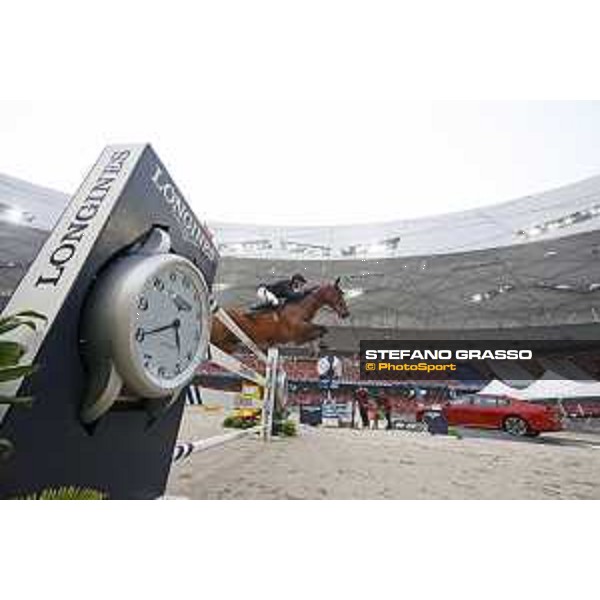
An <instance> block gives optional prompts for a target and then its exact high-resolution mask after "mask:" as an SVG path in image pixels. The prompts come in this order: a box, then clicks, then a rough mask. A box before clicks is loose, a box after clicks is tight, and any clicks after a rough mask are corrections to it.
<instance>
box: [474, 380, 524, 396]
mask: <svg viewBox="0 0 600 600" xmlns="http://www.w3.org/2000/svg"><path fill="white" fill-rule="evenodd" d="M477 393H478V394H490V395H493V396H509V397H511V398H517V399H521V398H522V397H523V396H522V394H523V392H522V390H516V389H514V388H512V387H510V385H507V384H506V383H502V381H500V380H499V379H492V381H490V382H489V383H488V384H487V385H486V386H485V387H484V388H483V389H482V390H479V392H477Z"/></svg>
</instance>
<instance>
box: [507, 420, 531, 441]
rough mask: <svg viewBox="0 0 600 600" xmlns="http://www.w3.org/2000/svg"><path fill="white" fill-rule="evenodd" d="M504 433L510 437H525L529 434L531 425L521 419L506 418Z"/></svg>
mask: <svg viewBox="0 0 600 600" xmlns="http://www.w3.org/2000/svg"><path fill="white" fill-rule="evenodd" d="M504 431H506V433H509V434H510V435H516V436H520V437H522V436H524V435H527V434H528V433H529V425H528V424H527V421H526V420H525V419H522V418H521V417H515V416H513V417H506V419H504Z"/></svg>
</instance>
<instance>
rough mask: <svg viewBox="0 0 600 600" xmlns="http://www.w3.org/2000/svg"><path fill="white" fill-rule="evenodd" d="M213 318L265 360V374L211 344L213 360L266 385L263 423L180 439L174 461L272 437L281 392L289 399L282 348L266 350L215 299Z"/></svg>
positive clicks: (210, 358)
mask: <svg viewBox="0 0 600 600" xmlns="http://www.w3.org/2000/svg"><path fill="white" fill-rule="evenodd" d="M210 305H211V311H212V313H213V318H217V319H219V321H220V322H221V323H222V324H223V325H224V326H225V327H227V328H228V329H229V331H231V333H233V334H234V335H235V336H236V337H237V338H238V339H239V340H240V342H242V343H243V344H244V346H246V348H248V349H249V350H250V351H251V352H252V353H253V354H254V355H255V356H256V357H257V358H258V359H259V360H260V361H262V362H264V364H265V375H262V374H261V373H258V372H257V371H255V370H254V369H252V368H250V367H248V366H247V365H245V364H244V363H243V362H241V361H240V360H238V359H237V358H235V357H234V356H231V355H230V354H227V353H226V352H223V350H221V349H220V348H218V347H217V346H214V345H213V344H210V346H209V361H210V362H212V363H214V364H216V365H218V366H219V367H221V368H223V369H225V370H227V371H230V372H232V373H235V374H236V375H238V376H239V377H241V378H243V379H246V380H248V381H252V382H254V383H256V384H257V385H259V386H260V387H262V388H263V402H262V413H261V422H260V425H258V426H256V427H251V428H249V429H243V430H239V431H234V432H230V433H225V434H223V435H219V436H215V437H211V438H208V439H205V440H197V441H193V442H178V443H177V444H176V446H175V449H174V451H173V462H177V461H180V460H183V459H184V458H187V457H188V456H190V455H191V454H193V453H195V452H202V451H204V450H208V449H209V448H214V447H215V446H221V445H223V444H227V443H228V442H231V441H233V440H237V439H239V438H241V437H244V436H247V435H250V434H255V433H260V434H261V437H262V439H263V440H264V441H269V440H270V438H271V431H272V428H273V412H274V409H275V404H276V400H277V395H278V394H279V395H280V397H281V398H280V401H285V400H284V399H285V391H286V388H287V380H286V376H285V372H284V371H283V369H282V368H281V365H280V360H279V350H278V349H277V348H269V350H268V352H267V354H265V353H264V352H263V351H262V350H261V349H260V348H259V347H258V346H257V345H256V344H255V343H254V341H253V340H252V339H250V337H248V335H247V334H246V332H245V331H244V330H243V329H242V328H241V327H240V326H239V325H238V324H237V323H236V322H235V321H234V320H233V319H232V318H231V317H230V316H229V315H228V314H227V313H226V312H225V310H223V309H222V308H221V307H220V306H218V304H217V303H216V301H215V300H214V299H211V302H210Z"/></svg>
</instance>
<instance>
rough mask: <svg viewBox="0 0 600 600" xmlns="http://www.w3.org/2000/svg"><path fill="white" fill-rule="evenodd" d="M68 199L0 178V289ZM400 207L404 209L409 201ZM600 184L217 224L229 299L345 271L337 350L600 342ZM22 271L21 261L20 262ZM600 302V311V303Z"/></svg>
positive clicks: (335, 326) (220, 288)
mask: <svg viewBox="0 0 600 600" xmlns="http://www.w3.org/2000/svg"><path fill="white" fill-rule="evenodd" d="M67 201H68V196H67V195H65V194H61V193H59V192H54V191H52V190H47V189H45V188H39V187H37V186H35V185H32V184H29V183H26V182H22V181H19V180H17V179H14V178H11V177H6V176H0V240H1V241H0V256H1V257H2V258H1V260H2V261H3V263H2V264H3V266H0V286H2V290H3V292H2V293H3V294H4V295H5V296H6V294H9V293H10V289H11V287H14V285H15V284H16V283H15V282H16V281H18V279H19V278H20V275H19V273H21V274H22V272H24V271H23V269H25V268H26V265H27V264H28V261H30V260H31V258H33V256H34V255H35V252H37V248H39V246H40V244H41V243H42V242H43V239H44V237H45V235H47V234H46V233H44V231H48V230H50V229H51V227H52V225H53V223H54V222H55V220H56V219H57V218H58V215H59V214H60V212H61V211H62V210H63V208H64V206H65V204H66V203H67ZM399 212H401V206H399ZM599 217H600V177H594V178H591V179H587V180H585V181H582V182H580V183H576V184H573V185H569V186H565V187H562V188H560V189H557V190H553V191H550V192H546V193H543V194H537V195H532V196H528V197H526V198H522V199H519V200H516V201H512V202H507V203H504V204H500V205H497V206H495V207H491V208H486V209H481V210H471V211H467V212H463V213H455V214H448V215H441V216H438V217H433V218H426V219H418V220H412V221H395V222H389V223H380V224H368V225H361V226H343V227H302V228H299V227H273V226H260V225H257V226H253V225H240V224H222V223H212V224H209V228H210V229H211V230H212V231H213V233H214V235H215V238H216V241H217V243H218V245H219V248H220V252H221V256H222V259H221V263H220V267H219V273H218V280H217V284H216V286H215V289H216V291H217V293H218V294H219V295H220V301H221V303H222V304H224V305H228V304H250V303H252V302H254V294H255V289H256V286H257V285H258V284H259V283H261V282H265V281H269V280H271V279H274V278H277V277H281V276H285V275H289V274H291V273H293V272H296V271H302V272H304V273H305V274H306V275H307V278H308V279H310V280H317V281H319V280H329V279H333V278H335V277H337V276H342V282H343V285H344V288H345V289H346V292H347V299H348V304H349V307H350V310H351V314H352V317H351V319H349V320H348V321H345V322H338V321H337V320H336V319H334V318H333V317H332V316H331V315H327V314H326V315H324V316H323V317H322V318H321V322H322V323H324V324H326V325H329V326H331V337H330V339H329V341H330V343H331V345H332V346H334V347H337V348H340V349H346V350H350V349H356V348H357V345H358V340H359V339H361V338H362V339H364V338H393V337H404V338H405V339H410V337H416V336H417V335H418V336H421V337H422V336H423V335H426V336H429V337H433V336H437V335H440V334H439V333H438V332H440V331H441V332H443V334H446V335H448V336H449V337H456V336H458V335H461V334H464V333H465V332H467V333H469V334H473V335H476V336H477V337H480V336H485V335H488V336H490V337H497V336H498V335H506V336H514V335H515V334H516V331H518V332H519V335H531V336H534V337H538V336H540V335H542V336H543V337H545V336H557V337H564V336H567V337H568V336H571V337H573V338H577V339H579V338H581V337H588V338H589V337H590V336H592V337H594V336H595V337H598V334H599V333H600V332H599V331H598V330H599V329H600V326H599V325H598V323H600V306H598V300H600V261H599V260H598V259H599V256H600V218H599ZM11 265H12V266H11ZM597 307H598V308H597Z"/></svg>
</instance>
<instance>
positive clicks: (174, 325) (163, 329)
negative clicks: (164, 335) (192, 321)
mask: <svg viewBox="0 0 600 600" xmlns="http://www.w3.org/2000/svg"><path fill="white" fill-rule="evenodd" d="M174 327H179V320H178V319H175V320H174V321H173V322H172V323H169V325H163V326H162V327H156V328H155V329H148V330H147V331H144V335H152V334H153V333H160V332H161V331H167V329H173V328H174Z"/></svg>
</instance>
